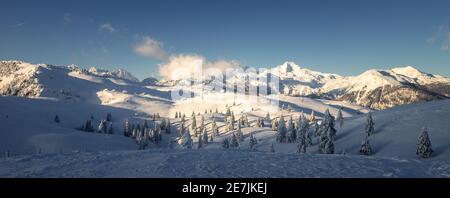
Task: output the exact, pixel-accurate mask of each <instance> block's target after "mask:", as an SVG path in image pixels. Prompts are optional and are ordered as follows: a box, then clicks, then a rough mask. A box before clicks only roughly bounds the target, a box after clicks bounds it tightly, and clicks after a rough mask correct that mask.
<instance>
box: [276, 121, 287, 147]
mask: <svg viewBox="0 0 450 198" xmlns="http://www.w3.org/2000/svg"><path fill="white" fill-rule="evenodd" d="M285 125H286V123H285V122H284V118H283V115H281V117H280V120H279V121H278V130H277V142H280V143H282V142H286V133H287V129H286V126H285Z"/></svg>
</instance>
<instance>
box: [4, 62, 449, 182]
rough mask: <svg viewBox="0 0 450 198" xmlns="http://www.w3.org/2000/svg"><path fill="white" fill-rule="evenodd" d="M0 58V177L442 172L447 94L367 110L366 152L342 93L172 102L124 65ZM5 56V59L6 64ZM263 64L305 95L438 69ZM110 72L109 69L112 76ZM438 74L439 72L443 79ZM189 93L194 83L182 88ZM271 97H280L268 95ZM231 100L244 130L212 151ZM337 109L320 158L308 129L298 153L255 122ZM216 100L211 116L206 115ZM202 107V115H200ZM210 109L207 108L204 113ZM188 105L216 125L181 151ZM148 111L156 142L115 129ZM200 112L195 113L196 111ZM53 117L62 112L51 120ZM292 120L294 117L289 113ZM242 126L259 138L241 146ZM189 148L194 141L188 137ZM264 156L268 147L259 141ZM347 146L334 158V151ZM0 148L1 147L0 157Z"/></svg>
mask: <svg viewBox="0 0 450 198" xmlns="http://www.w3.org/2000/svg"><path fill="white" fill-rule="evenodd" d="M1 63H2V67H0V74H1V75H0V77H1V81H0V91H3V92H0V93H1V95H11V94H10V91H11V90H12V91H13V92H16V91H18V92H17V93H19V94H12V95H17V96H26V97H29V98H25V97H12V96H0V110H1V111H0V126H1V127H0V154H3V153H4V152H6V151H9V152H10V155H11V157H8V158H5V157H2V158H1V159H0V177H450V164H449V163H448V162H449V159H450V145H449V140H450V131H448V130H447V129H449V128H450V122H446V120H450V100H441V101H432V102H424V103H416V104H410V105H403V106H398V107H394V108H391V109H387V110H381V111H373V112H372V114H373V120H374V122H375V134H374V135H372V136H370V137H369V140H370V144H371V147H372V151H373V155H372V156H370V157H366V156H361V155H360V154H359V149H360V146H361V142H362V141H363V140H364V138H365V133H364V127H365V122H366V115H365V113H367V112H369V110H370V109H368V108H364V107H361V106H359V105H357V104H352V103H348V102H344V101H337V100H327V99H313V98H307V97H293V96H289V95H284V94H273V95H271V96H266V97H262V96H261V97H256V96H248V95H241V94H232V93H214V92H204V93H201V94H199V95H198V96H197V97H195V98H189V99H180V100H172V99H171V95H170V91H171V90H173V89H174V87H172V86H170V85H168V84H163V85H162V84H160V83H161V82H160V83H150V84H149V83H140V82H137V81H134V80H133V79H132V77H130V76H129V75H128V73H127V72H126V71H120V70H119V72H118V73H114V72H109V71H104V70H99V69H91V70H90V71H89V72H86V71H84V70H81V69H79V68H78V67H76V66H69V67H58V66H50V65H33V64H28V63H24V62H21V61H15V62H14V61H13V62H7V61H2V62H1ZM10 64H12V65H10ZM3 65H4V66H3ZM272 72H275V73H278V74H279V75H280V77H281V78H282V79H283V80H282V82H291V83H292V84H289V83H288V84H287V85H288V86H293V87H294V88H295V86H297V88H298V87H300V86H303V87H305V88H308V91H309V93H315V92H318V93H319V92H329V93H333V94H337V95H339V94H341V93H340V92H341V91H342V90H344V89H352V90H353V91H361V90H364V91H367V90H371V89H376V88H377V87H379V86H385V85H392V86H398V85H401V84H402V83H403V82H413V81H414V82H420V83H425V82H437V81H439V82H441V80H442V82H445V80H446V79H445V78H443V77H439V76H434V75H427V74H424V73H422V72H420V71H418V70H416V69H414V68H412V67H406V68H394V69H392V70H369V71H367V72H365V73H363V74H362V75H360V76H357V77H340V76H338V75H333V74H322V73H320V72H314V71H311V70H308V69H305V68H301V67H300V66H298V65H296V64H295V63H293V62H286V63H284V64H283V65H281V66H279V67H277V68H275V69H273V70H272ZM112 74H114V75H112ZM447 80H448V79H447ZM193 91H194V92H196V93H199V92H200V91H201V87H200V86H197V87H194V88H193ZM274 101H278V102H279V103H273V102H274ZM227 108H230V110H231V111H233V112H234V114H235V117H236V120H237V119H239V118H240V117H242V116H248V119H249V122H250V125H251V127H246V128H242V129H241V130H242V132H243V135H244V141H243V142H241V143H240V147H239V149H223V148H222V146H221V143H222V141H223V140H224V139H226V138H230V137H231V134H232V133H233V131H226V130H225V128H226V127H225V123H224V119H225V116H224V114H223V113H225V112H226V109H227ZM341 108H342V113H343V117H344V126H343V128H339V127H337V134H336V139H335V142H334V146H335V151H336V153H338V154H336V155H319V154H317V153H318V148H317V138H316V137H314V139H313V146H312V147H308V148H307V154H302V155H300V154H297V153H296V152H297V144H296V143H278V142H277V141H276V131H272V129H271V128H270V127H268V126H269V124H270V123H269V122H265V125H266V127H264V128H257V127H256V126H255V123H256V120H257V119H258V118H264V117H265V116H266V114H267V113H270V117H271V118H272V119H274V118H276V119H278V118H280V116H284V119H285V120H288V118H289V116H293V118H294V119H297V118H298V117H299V116H300V115H301V113H302V112H303V113H304V114H305V116H307V117H308V116H309V115H311V113H312V112H314V115H315V116H316V118H317V119H319V120H320V119H321V118H322V116H323V112H325V111H326V110H327V109H329V111H330V113H331V114H332V115H334V116H336V114H337V112H338V111H339V109H341ZM216 109H218V111H219V113H214V112H215V110H216ZM205 110H206V111H207V113H206V114H205V113H204V112H205ZM210 110H211V111H212V112H213V113H210ZM193 111H194V112H195V114H196V116H195V117H196V119H197V123H198V124H199V120H200V119H201V117H204V118H205V126H206V128H207V131H208V133H211V123H212V120H213V119H214V120H215V121H216V122H217V125H218V129H219V136H216V137H214V141H213V142H211V143H208V144H207V145H206V146H205V147H204V148H202V149H200V150H199V149H193V150H186V149H181V148H180V146H179V145H178V144H177V140H178V137H177V135H178V133H177V131H176V130H175V129H178V128H179V127H180V124H181V123H180V119H179V118H177V119H174V118H173V117H174V115H175V112H181V113H182V114H185V115H186V116H187V117H186V120H187V122H186V123H185V124H186V125H185V127H187V128H188V127H189V125H190V123H191V121H192V118H191V113H192V112H193ZM107 113H112V116H113V127H114V129H115V134H114V135H107V134H98V133H86V132H82V131H78V130H76V128H77V127H79V126H80V125H82V124H84V123H85V122H86V120H87V119H89V118H90V116H91V115H93V117H94V127H95V128H96V127H97V126H98V123H99V122H100V120H101V119H104V118H105V117H106V114H107ZM155 113H159V114H160V115H161V116H163V117H166V118H171V120H170V122H171V123H172V129H173V130H172V131H174V132H173V134H170V135H168V134H163V142H162V143H161V144H159V145H151V146H150V148H149V149H148V150H144V151H138V150H137V149H138V146H137V144H136V143H135V141H134V140H132V139H131V138H126V137H124V136H123V130H122V127H123V123H124V121H125V120H126V119H129V120H130V121H132V122H141V123H142V122H143V121H144V120H147V121H149V122H150V120H151V119H150V115H153V114H155ZM197 113H200V116H197ZM55 115H58V116H59V118H60V119H61V122H60V123H56V122H54V120H53V119H54V117H55ZM294 122H295V120H294ZM423 127H428V132H429V136H430V139H431V143H432V147H433V150H434V151H435V153H434V155H433V156H432V157H431V158H429V159H421V158H419V157H418V156H416V154H415V147H416V143H417V137H418V136H419V135H420V133H421V129H422V128H423ZM250 134H252V135H253V136H254V137H255V138H256V139H257V141H258V144H256V145H255V146H254V151H250V148H249V147H250V145H249V140H250ZM192 139H193V141H194V146H193V147H192V148H197V145H196V144H197V138H196V137H193V138H192ZM272 144H273V145H274V149H275V153H269V148H270V145H272ZM344 151H345V153H346V155H340V154H339V153H342V152H344ZM1 156H3V155H1Z"/></svg>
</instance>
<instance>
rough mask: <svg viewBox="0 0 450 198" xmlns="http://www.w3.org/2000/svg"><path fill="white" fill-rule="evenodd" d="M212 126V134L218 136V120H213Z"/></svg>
mask: <svg viewBox="0 0 450 198" xmlns="http://www.w3.org/2000/svg"><path fill="white" fill-rule="evenodd" d="M211 128H212V136H218V135H219V128H218V127H217V124H216V120H213V122H212V126H211Z"/></svg>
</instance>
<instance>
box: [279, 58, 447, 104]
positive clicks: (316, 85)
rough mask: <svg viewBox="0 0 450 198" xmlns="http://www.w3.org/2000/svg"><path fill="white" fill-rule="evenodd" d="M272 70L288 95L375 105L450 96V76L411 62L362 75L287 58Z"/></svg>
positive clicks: (373, 70)
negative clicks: (321, 69)
mask: <svg viewBox="0 0 450 198" xmlns="http://www.w3.org/2000/svg"><path fill="white" fill-rule="evenodd" d="M271 73H272V74H274V75H277V76H279V77H280V80H281V86H282V90H283V93H284V94H286V95H295V96H313V97H320V98H327V99H335V100H341V101H347V102H351V103H355V104H358V105H361V106H365V107H370V108H373V109H386V108H391V107H394V106H398V105H403V104H410V103H415V102H422V101H431V100H440V99H448V98H449V96H450V94H449V93H450V79H449V78H445V77H442V76H438V75H432V74H427V73H424V72H422V71H419V70H417V69H416V68H414V67H411V66H407V67H397V68H393V69H390V70H375V69H372V70H368V71H366V72H364V73H362V74H361V75H358V76H351V77H342V76H339V75H336V74H323V73H320V72H315V71H311V70H308V69H305V68H301V67H300V66H298V65H297V64H295V63H292V62H285V63H284V64H282V65H280V66H277V67H275V68H273V69H272V70H271Z"/></svg>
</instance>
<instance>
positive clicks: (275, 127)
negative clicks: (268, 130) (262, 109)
mask: <svg viewBox="0 0 450 198" xmlns="http://www.w3.org/2000/svg"><path fill="white" fill-rule="evenodd" d="M277 130H278V121H277V119H273V121H272V131H277Z"/></svg>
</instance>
